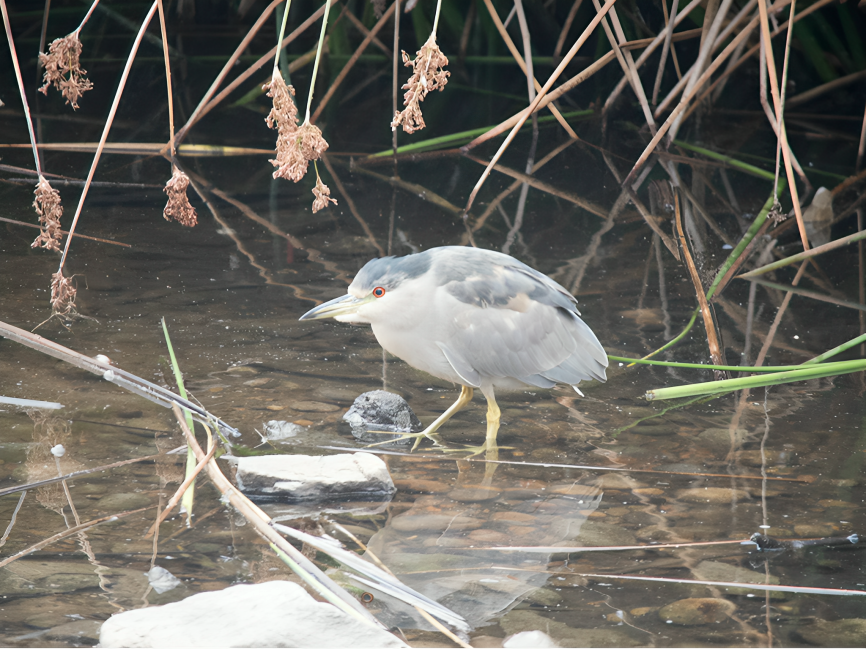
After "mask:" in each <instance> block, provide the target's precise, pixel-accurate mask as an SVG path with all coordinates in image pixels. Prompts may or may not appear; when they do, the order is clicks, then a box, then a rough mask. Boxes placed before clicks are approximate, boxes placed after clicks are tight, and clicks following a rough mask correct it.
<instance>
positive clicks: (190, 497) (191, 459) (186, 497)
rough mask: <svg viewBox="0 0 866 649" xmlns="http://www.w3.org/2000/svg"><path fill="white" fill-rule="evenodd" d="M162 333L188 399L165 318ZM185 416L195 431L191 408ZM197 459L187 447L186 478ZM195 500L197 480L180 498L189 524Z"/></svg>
mask: <svg viewBox="0 0 866 649" xmlns="http://www.w3.org/2000/svg"><path fill="white" fill-rule="evenodd" d="M162 333H163V334H164V335H165V344H166V346H167V347H168V355H169V357H170V358H171V368H172V370H173V371H174V380H175V382H176V383H177V390H178V392H179V393H180V396H181V397H183V398H184V399H186V398H187V397H186V388H185V387H184V385H183V375H182V374H181V372H180V366H179V365H178V364H177V357H176V356H175V355H174V347H172V346H171V338H170V337H169V335H168V326H167V325H166V324H165V318H163V319H162ZM183 412H184V416H185V417H186V425H187V426H188V427H189V429H190V430H191V431H194V430H195V428H194V427H193V420H192V415H191V414H190V413H189V410H186V409H184V411H183ZM195 465H196V461H195V454H194V453H193V452H192V449H191V448H189V447H187V449H186V472H185V475H184V479H186V478H188V477H189V476H190V474H191V473H192V471H193V469H195ZM194 502H195V481H193V482H191V483H190V485H189V487H188V488H187V490H186V491H185V492H184V494H183V497H182V498H181V500H180V505H181V507H182V508H183V511H185V512H186V524H187V525H189V524H190V523H191V522H192V507H193V503H194Z"/></svg>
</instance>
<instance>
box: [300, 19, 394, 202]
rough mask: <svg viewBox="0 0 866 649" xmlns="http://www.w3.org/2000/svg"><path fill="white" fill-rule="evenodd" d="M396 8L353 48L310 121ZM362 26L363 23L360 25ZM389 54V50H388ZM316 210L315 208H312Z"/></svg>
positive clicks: (319, 114)
mask: <svg viewBox="0 0 866 649" xmlns="http://www.w3.org/2000/svg"><path fill="white" fill-rule="evenodd" d="M396 8H397V4H396V3H394V4H392V5H391V6H390V7H388V10H387V11H385V12H384V13H383V14H382V15H381V17H380V18H379V20H378V22H377V23H376V24H375V25H373V29H371V30H369V31H368V32H367V34H366V36H365V37H364V40H363V41H361V44H360V45H359V46H358V48H357V49H356V50H355V52H354V54H352V56H351V58H350V59H349V60H348V61H347V62H346V65H344V66H343V69H342V70H340V73H339V74H338V75H337V77H336V78H335V79H334V81H333V83H331V87H330V88H328V91H327V92H326V93H325V96H324V97H322V100H321V101H320V102H319V105H318V106H317V107H316V112H315V113H313V117H312V118H311V121H313V122H316V121H318V120H319V117H320V116H321V114H322V111H323V110H325V107H326V106H327V105H328V102H329V101H330V100H331V97H333V96H334V93H335V92H336V91H337V88H339V87H340V84H341V83H343V80H344V79H345V78H346V75H348V74H349V71H350V70H351V69H352V68H353V67H354V66H355V63H357V62H358V59H359V58H361V54H363V53H364V50H366V49H367V46H368V45H369V44H370V43H372V42H373V41H374V40H377V39H376V34H378V33H379V31H380V30H381V29H382V28H383V27H384V26H385V23H387V22H388V20H389V19H390V18H391V15H392V14H393V13H394V10H395V9H396ZM346 15H347V16H353V14H352V13H351V12H348V13H347V14H346ZM361 27H363V24H362V25H361ZM389 54H390V52H389ZM313 211H314V212H315V211H316V210H315V209H314V210H313Z"/></svg>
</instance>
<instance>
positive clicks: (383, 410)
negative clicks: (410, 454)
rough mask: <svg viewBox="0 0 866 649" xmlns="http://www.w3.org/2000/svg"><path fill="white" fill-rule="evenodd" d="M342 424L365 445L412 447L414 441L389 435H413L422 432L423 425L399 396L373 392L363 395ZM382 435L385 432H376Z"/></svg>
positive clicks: (379, 391) (381, 391)
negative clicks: (410, 445)
mask: <svg viewBox="0 0 866 649" xmlns="http://www.w3.org/2000/svg"><path fill="white" fill-rule="evenodd" d="M343 420H344V421H346V422H348V424H349V425H350V426H351V427H352V435H354V436H355V438H356V439H357V440H358V441H361V442H365V443H373V442H386V441H392V440H395V441H400V442H404V443H411V442H412V441H413V440H412V439H411V438H403V439H401V438H400V437H399V435H389V434H387V433H414V432H418V431H420V430H421V428H422V426H421V422H420V421H419V420H418V417H416V416H415V413H414V412H412V409H411V408H410V407H409V404H408V403H406V400H405V399H404V398H403V397H401V396H400V395H398V394H394V393H392V392H385V391H384V390H373V391H372V392H365V393H364V394H362V395H360V396H359V397H358V398H357V399H355V402H354V403H353V404H352V407H351V408H349V412H347V413H346V414H345V415H343ZM373 431H383V432H384V434H383V432H373Z"/></svg>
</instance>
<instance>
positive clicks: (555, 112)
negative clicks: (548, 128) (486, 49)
mask: <svg viewBox="0 0 866 649" xmlns="http://www.w3.org/2000/svg"><path fill="white" fill-rule="evenodd" d="M581 2H582V0H577V1H576V2H575V4H574V6H573V7H572V10H575V7H579V6H580V3H581ZM484 4H485V6H486V7H487V12H488V13H489V14H490V17H491V18H492V19H493V24H494V25H496V30H497V31H498V32H499V36H500V37H501V38H502V41H503V42H504V43H505V45H506V47H508V51H509V52H511V56H513V57H514V60H515V61H516V62H517V65H519V66H520V69H521V71H522V72H523V74H527V71H526V70H527V68H526V61H525V60H524V58H523V57H522V56H520V52H519V51H518V50H517V47H516V46H515V45H514V41H512V40H511V36H509V34H508V31H506V29H505V25H503V24H502V21H501V20H500V19H499V14H498V13H497V12H496V8H495V7H494V6H493V2H492V0H484ZM572 19H573V17H572ZM566 22H567V24H570V23H569V22H568V21H566ZM563 29H564V30H567V27H564V28H563ZM563 38H564V35H563ZM559 49H560V50H561V49H562V47H561V46H560V48H559ZM554 56H556V55H554ZM532 83H533V85H534V87H535V90H536V92H537V91H539V90H541V84H540V83H538V81H537V80H536V78H535V76H534V75H533V77H532ZM547 106H548V107H549V109H550V112H551V113H553V116H554V117H556V121H557V122H559V124H560V125H561V126H562V128H564V129H565V132H566V133H568V136H569V137H570V138H572V139H578V137H577V133H575V132H574V129H572V128H571V126H570V125H569V123H568V122H566V121H565V118H564V117H563V116H562V113H560V112H559V110H558V109H557V108H556V106H553V105H551V104H547Z"/></svg>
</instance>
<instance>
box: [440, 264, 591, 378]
mask: <svg viewBox="0 0 866 649" xmlns="http://www.w3.org/2000/svg"><path fill="white" fill-rule="evenodd" d="M501 257H505V256H504V255H501ZM505 258H506V259H507V260H509V261H510V262H512V263H508V264H506V263H502V264H497V265H495V266H492V267H491V266H487V268H492V270H491V271H489V272H486V273H485V274H484V275H483V276H482V275H480V274H475V275H471V274H470V275H469V276H465V277H463V278H454V279H451V281H448V282H446V283H444V288H445V289H446V292H447V296H446V299H448V300H452V301H456V302H459V303H460V304H459V305H457V306H458V308H455V309H454V311H455V312H457V313H458V315H457V317H455V318H454V319H453V321H452V322H451V323H450V325H449V327H448V330H447V333H446V340H445V341H444V342H443V344H440V348H442V350H443V352H444V353H445V356H446V358H447V359H448V361H449V363H451V365H452V366H453V367H454V368H455V370H456V371H457V372H458V374H460V375H461V376H462V377H464V378H465V379H472V380H471V381H469V382H471V383H477V382H480V380H482V379H484V378H496V377H512V378H515V379H518V380H520V381H523V382H524V383H528V384H530V385H536V386H538V387H544V388H549V387H553V385H555V384H556V383H567V384H569V385H575V384H577V383H579V382H580V381H583V380H588V379H597V380H599V381H604V380H605V379H606V376H605V368H606V367H607V355H606V354H605V352H604V349H603V348H602V346H601V344H600V343H599V342H598V339H597V338H596V336H595V334H594V333H593V332H592V330H591V329H590V328H589V326H587V324H586V323H585V322H584V321H583V320H582V319H581V318H580V316H579V314H578V311H577V305H576V302H575V300H574V298H573V297H572V296H571V295H570V294H569V293H568V292H567V291H566V290H565V289H564V288H562V287H561V286H560V285H559V284H557V283H556V282H554V281H553V280H551V279H550V278H548V277H546V276H544V275H542V274H541V273H538V272H537V271H535V270H533V269H531V268H529V267H528V266H524V265H523V264H521V263H520V262H517V261H516V260H514V259H512V258H510V257H505ZM497 261H499V259H497ZM452 277H453V275H452ZM442 308H447V307H446V306H445V305H442ZM443 345H444V346H443Z"/></svg>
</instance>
